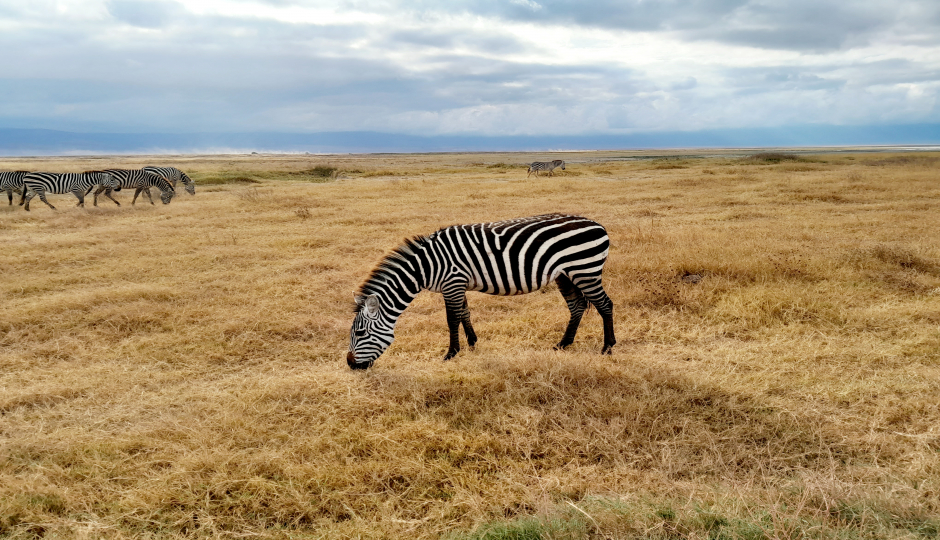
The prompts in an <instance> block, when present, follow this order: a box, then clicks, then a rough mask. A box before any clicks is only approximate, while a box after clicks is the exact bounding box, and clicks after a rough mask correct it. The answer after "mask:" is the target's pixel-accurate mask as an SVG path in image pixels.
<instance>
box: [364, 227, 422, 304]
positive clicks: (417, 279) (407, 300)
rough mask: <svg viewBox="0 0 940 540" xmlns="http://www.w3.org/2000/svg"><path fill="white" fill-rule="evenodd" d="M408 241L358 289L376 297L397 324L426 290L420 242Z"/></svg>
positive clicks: (380, 264) (386, 259)
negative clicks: (412, 303) (423, 290)
mask: <svg viewBox="0 0 940 540" xmlns="http://www.w3.org/2000/svg"><path fill="white" fill-rule="evenodd" d="M421 240H423V239H420V238H415V239H412V240H407V241H406V242H405V243H404V244H402V245H401V246H398V247H397V248H395V250H394V251H392V252H391V253H389V254H388V255H386V256H385V258H384V259H382V262H380V263H379V264H378V266H376V267H375V269H374V270H372V274H371V275H370V276H369V277H368V279H366V281H365V283H363V284H362V287H360V289H359V293H360V294H365V295H373V294H374V295H376V296H378V297H379V299H380V300H381V303H382V307H383V309H384V311H385V313H386V314H388V316H389V317H391V318H392V319H393V320H394V321H397V320H398V317H399V316H401V314H402V312H403V311H405V308H407V307H408V305H409V304H411V301H412V300H414V299H415V297H416V296H418V293H419V292H421V290H422V289H425V288H426V284H425V277H424V276H425V272H424V271H423V269H422V267H423V265H422V264H421V262H422V261H421V257H420V256H419V255H418V253H417V252H419V251H421V246H420V243H419V242H420V241H421Z"/></svg>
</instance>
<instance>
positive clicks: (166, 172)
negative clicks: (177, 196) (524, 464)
mask: <svg viewBox="0 0 940 540" xmlns="http://www.w3.org/2000/svg"><path fill="white" fill-rule="evenodd" d="M142 170H145V171H147V172H149V173H153V174H157V175H160V176H162V177H164V178H166V179H167V180H169V182H170V185H172V186H173V189H176V183H177V182H180V181H182V182H183V185H184V186H186V191H187V193H189V194H190V195H195V194H196V184H195V183H193V179H192V178H190V177H189V176H188V175H187V174H186V173H184V172H183V171H181V170H179V169H177V168H176V167H144V168H143V169H142Z"/></svg>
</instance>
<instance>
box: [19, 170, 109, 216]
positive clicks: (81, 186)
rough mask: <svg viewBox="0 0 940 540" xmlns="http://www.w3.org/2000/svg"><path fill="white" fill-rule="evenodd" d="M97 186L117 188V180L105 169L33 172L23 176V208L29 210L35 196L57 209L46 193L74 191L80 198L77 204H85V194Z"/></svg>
mask: <svg viewBox="0 0 940 540" xmlns="http://www.w3.org/2000/svg"><path fill="white" fill-rule="evenodd" d="M95 186H105V187H106V188H108V189H117V188H118V183H117V180H116V179H115V178H114V177H113V176H111V175H110V174H108V173H106V172H103V171H86V172H83V173H47V172H31V173H28V174H26V176H24V177H23V187H24V189H26V199H25V204H24V206H23V208H24V209H25V210H26V211H27V212H28V211H29V201H31V200H32V199H33V197H35V196H37V195H38V196H39V199H40V200H41V201H42V202H44V203H46V204H48V205H49V208H52V209H53V210H55V206H52V204H51V203H50V202H49V201H48V200H46V193H60V194H61V193H72V194H73V195H75V196H76V197H77V198H78V204H77V205H76V206H85V194H86V193H87V192H88V191H89V190H91V189H92V188H94V187H95Z"/></svg>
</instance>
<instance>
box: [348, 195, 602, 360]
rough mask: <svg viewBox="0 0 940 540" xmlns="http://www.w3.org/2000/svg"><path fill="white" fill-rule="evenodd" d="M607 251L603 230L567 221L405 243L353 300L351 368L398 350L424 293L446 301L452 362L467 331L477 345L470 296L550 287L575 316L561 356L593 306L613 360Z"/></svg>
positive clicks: (447, 233)
mask: <svg viewBox="0 0 940 540" xmlns="http://www.w3.org/2000/svg"><path fill="white" fill-rule="evenodd" d="M609 250H610V240H609V239H608V238H607V231H605V230H604V227H603V226H601V225H600V224H599V223H596V222H594V221H591V220H589V219H587V218H583V217H580V216H569V215H564V214H545V215H541V216H532V217H525V218H519V219H511V220H508V221H497V222H495V223H478V224H473V225H454V226H452V227H447V228H444V229H440V230H439V231H437V232H435V233H431V234H430V235H428V236H416V237H414V238H412V239H410V240H405V243H404V244H402V245H400V246H398V247H397V248H396V249H395V250H394V251H392V252H391V253H390V254H389V255H386V256H385V258H384V259H383V260H382V261H381V262H380V263H379V264H378V266H376V268H375V269H374V270H372V274H371V275H370V276H369V277H368V279H366V281H365V283H363V284H362V286H361V287H360V288H359V292H358V293H357V294H356V295H355V299H356V308H355V312H356V318H355V319H354V320H353V324H352V328H351V329H350V332H349V352H348V353H347V354H346V363H347V364H349V367H351V368H353V369H366V368H368V367H369V366H371V365H372V363H373V362H374V361H375V359H376V358H378V357H379V356H380V355H381V354H382V353H383V352H385V350H386V349H388V347H389V345H391V344H392V340H393V339H394V337H395V323H396V322H397V321H398V317H399V316H401V314H402V312H403V311H404V310H405V308H406V307H408V304H410V303H411V301H412V300H414V298H415V296H417V295H418V293H419V292H420V291H422V290H429V291H433V292H439V293H442V294H443V295H444V305H445V307H446V310H447V326H448V328H449V330H450V347H449V348H448V350H447V354H446V355H445V356H444V360H449V359H451V358H453V357H454V355H456V354H457V352H458V351H459V350H460V340H459V330H460V325H461V324H462V325H463V329H464V333H465V334H466V336H467V345H468V346H469V347H470V348H471V349H472V348H473V346H474V345H475V344H476V341H477V335H476V333H475V332H474V331H473V326H472V325H471V324H470V309H469V308H468V306H467V296H466V291H480V292H483V293H487V294H495V295H500V296H508V295H516V294H526V293H530V292H533V291H535V290H537V289H540V288H542V287H544V286H545V285H547V284H548V283H549V282H551V281H555V282H556V283H557V284H558V289H559V291H561V294H562V296H563V297H564V298H565V301H566V302H567V304H568V309H569V310H570V312H571V318H570V320H569V321H568V327H567V329H566V330H565V335H564V336H563V337H562V338H561V341H560V342H558V344H557V345H556V346H555V348H556V349H564V348H565V347H567V346H568V345H570V344H571V343H572V342H573V341H574V336H575V333H577V331H578V325H579V324H580V322H581V316H582V315H583V314H584V311H585V310H586V309H587V307H588V302H590V303H591V304H593V305H594V307H595V308H597V311H598V313H600V314H601V317H603V319H604V346H603V348H602V349H601V352H602V353H608V354H609V353H610V350H611V347H613V346H614V344H615V343H616V339H614V313H613V312H614V310H613V303H612V302H611V301H610V298H609V297H608V296H607V293H605V292H604V287H603V285H602V284H601V273H602V272H603V270H604V263H605V262H606V261H607V253H608V251H609Z"/></svg>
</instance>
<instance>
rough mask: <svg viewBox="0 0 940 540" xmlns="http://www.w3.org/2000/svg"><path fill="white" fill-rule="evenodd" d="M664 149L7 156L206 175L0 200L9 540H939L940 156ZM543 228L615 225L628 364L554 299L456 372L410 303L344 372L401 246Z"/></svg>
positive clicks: (617, 295) (438, 305)
mask: <svg viewBox="0 0 940 540" xmlns="http://www.w3.org/2000/svg"><path fill="white" fill-rule="evenodd" d="M674 154H675V155H672V156H660V157H659V158H657V159H639V160H635V161H625V160H623V159H622V158H624V157H637V153H614V152H607V153H581V154H559V157H560V158H561V159H565V160H566V161H568V171H567V174H566V173H565V172H561V174H558V175H556V176H555V177H554V178H538V179H536V178H535V177H531V178H529V179H525V166H524V163H525V162H526V161H531V160H532V159H534V158H535V157H538V158H544V157H548V156H543V155H539V156H529V155H522V154H452V155H443V154H442V155H404V156H402V155H396V156H325V157H321V156H264V155H262V156H250V157H249V156H224V157H199V156H192V157H176V158H154V159H149V158H58V159H45V160H40V159H35V160H30V159H19V160H12V159H10V160H6V161H5V162H2V163H0V168H3V169H16V168H26V169H32V170H84V169H92V168H102V167H105V166H122V167H123V166H127V167H136V166H141V165H145V164H148V163H160V164H163V163H166V164H169V165H174V166H178V167H180V168H182V169H183V170H185V171H187V172H188V173H189V174H190V175H191V176H192V177H193V178H194V180H195V181H196V183H197V186H198V187H197V194H196V196H195V197H190V196H189V195H188V194H185V193H182V194H180V195H179V196H178V197H176V198H175V199H174V201H173V202H172V204H170V205H168V206H160V205H158V206H151V205H149V204H139V205H137V206H136V207H133V208H132V207H130V206H129V205H124V206H122V207H121V208H117V207H115V206H114V205H113V204H112V203H111V202H110V201H107V202H103V203H100V204H101V206H99V207H97V208H93V207H90V208H86V209H78V208H75V207H74V206H72V204H73V203H72V201H68V199H69V197H71V196H58V198H57V199H55V200H54V201H53V204H56V202H57V201H58V202H59V203H60V204H59V205H58V206H59V208H60V210H59V211H58V212H53V211H52V210H49V209H48V208H47V207H45V206H44V205H37V206H36V207H35V208H34V209H33V211H32V212H30V213H26V212H23V211H22V209H20V208H19V207H16V206H14V207H12V208H10V207H6V206H0V241H2V245H3V251H2V254H0V270H2V274H0V275H2V278H3V279H2V280H0V296H2V298H3V308H2V317H0V332H2V334H0V536H6V537H11V538H32V537H41V536H49V537H52V536H57V537H75V538H140V537H150V538H176V537H226V538H246V537H256V536H259V537H270V538H437V537H442V536H443V537H449V538H464V537H472V538H637V539H639V538H662V539H667V538H669V539H678V538H689V539H706V538H707V539H710V540H711V539H728V540H731V539H737V538H740V539H755V540H756V539H759V538H767V539H795V538H833V539H836V538H839V539H845V540H848V539H854V538H858V539H863V538H864V539H869V538H871V539H875V538H885V539H895V538H896V539H902V538H903V539H919V538H935V537H936V536H937V535H938V534H940V520H938V513H940V427H938V426H940V410H938V407H940V405H938V403H940V234H938V233H937V231H940V213H938V212H937V208H938V205H940V183H938V180H940V174H938V173H940V156H938V155H937V154H916V155H912V154H896V155H888V154H834V155H815V156H811V157H806V156H804V158H805V159H789V158H783V159H776V157H779V156H772V157H774V159H769V158H768V159H760V158H759V159H740V158H736V157H732V156H717V157H715V156H713V157H708V158H696V157H694V156H687V155H679V154H678V153H674ZM118 198H119V199H121V200H127V197H126V196H121V195H119V196H118ZM66 201H68V202H66ZM555 211H557V212H571V213H579V214H583V215H586V216H589V217H591V218H594V219H596V220H597V221H599V222H601V223H602V224H604V225H605V226H606V227H607V229H608V232H609V233H610V237H611V241H612V251H611V257H610V260H609V262H608V265H607V268H606V271H605V280H606V287H607V290H608V293H609V294H610V296H611V297H612V299H613V300H614V302H615V305H616V312H615V317H616V320H617V336H618V339H619V343H618V345H617V346H616V347H615V348H614V354H613V355H612V356H609V357H608V356H601V355H599V354H598V351H599V350H600V347H601V340H602V329H601V324H600V318H599V317H598V316H597V314H596V313H594V312H593V311H592V312H589V313H588V315H586V316H585V319H584V322H583V323H582V328H581V331H580V333H579V336H578V338H577V340H576V342H575V344H574V345H573V346H572V347H571V350H569V351H565V352H555V351H552V350H551V346H552V345H553V344H554V343H555V342H557V340H558V338H559V336H560V335H561V333H562V331H563V329H564V325H565V323H566V322H567V310H566V309H565V306H564V302H563V300H562V299H561V296H560V295H559V294H558V293H557V291H546V292H544V293H534V294H530V295H525V296H520V297H514V298H499V297H489V296H484V295H479V294H474V295H470V299H469V300H470V306H471V310H472V313H473V318H474V326H475V328H476V330H477V332H478V334H479V335H480V342H479V343H478V345H477V348H476V350H475V351H472V352H470V351H466V350H464V351H462V352H461V353H460V354H459V355H458V356H457V358H455V359H454V360H453V361H451V362H448V363H442V362H440V359H441V358H442V357H443V354H444V352H445V350H446V348H447V331H446V324H445V320H444V309H443V301H442V299H441V297H440V296H439V295H431V294H423V295H420V296H419V297H418V298H417V299H416V301H415V302H414V303H413V304H412V306H411V307H410V308H409V309H408V310H407V311H406V312H405V314H404V316H403V317H402V319H401V320H400V322H399V325H398V330H397V340H396V342H395V343H394V344H393V345H392V347H391V348H390V349H389V351H388V352H387V353H386V354H385V355H384V356H382V357H381V358H380V359H379V360H378V361H377V363H376V365H375V367H374V368H373V369H372V370H370V371H368V372H366V373H360V372H352V371H350V370H349V369H348V368H347V366H346V363H345V360H344V355H345V350H346V345H347V340H348V330H349V324H350V322H351V320H352V313H351V309H352V305H353V304H352V294H353V292H354V291H355V290H356V287H357V285H358V284H359V283H360V281H361V280H362V279H363V278H364V277H365V276H366V275H367V273H368V272H369V270H370V269H371V268H372V267H373V265H374V264H375V263H376V262H377V261H378V260H379V258H380V257H381V256H382V254H383V253H385V252H386V251H387V250H389V249H390V248H392V247H394V246H395V245H397V244H398V243H399V242H400V241H401V239H402V238H404V237H406V236H410V235H413V234H418V233H427V232H431V231H433V230H435V229H437V228H438V227H441V226H446V225H450V224H454V223H468V222H479V221H490V220H497V219H504V218H510V217H518V216H524V215H530V214H537V213H543V212H555Z"/></svg>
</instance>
